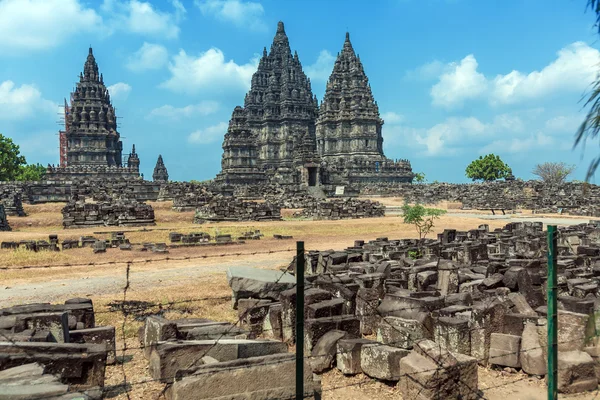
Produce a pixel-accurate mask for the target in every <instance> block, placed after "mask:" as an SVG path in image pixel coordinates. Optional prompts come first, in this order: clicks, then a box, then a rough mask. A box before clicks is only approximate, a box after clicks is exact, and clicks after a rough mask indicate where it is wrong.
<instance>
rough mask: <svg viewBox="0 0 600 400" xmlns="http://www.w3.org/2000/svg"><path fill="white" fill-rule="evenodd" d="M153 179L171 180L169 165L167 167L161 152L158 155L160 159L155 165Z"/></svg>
mask: <svg viewBox="0 0 600 400" xmlns="http://www.w3.org/2000/svg"><path fill="white" fill-rule="evenodd" d="M152 180H153V181H154V182H168V181H169V173H168V172H167V167H165V163H164V162H163V158H162V155H160V154H159V155H158V160H156V166H155V167H154V172H153V173H152Z"/></svg>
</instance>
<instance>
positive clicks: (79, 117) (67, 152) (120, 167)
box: [46, 47, 140, 181]
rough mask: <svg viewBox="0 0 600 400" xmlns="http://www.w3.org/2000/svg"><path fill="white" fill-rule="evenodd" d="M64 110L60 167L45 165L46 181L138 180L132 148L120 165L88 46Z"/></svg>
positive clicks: (106, 97) (111, 114)
mask: <svg viewBox="0 0 600 400" xmlns="http://www.w3.org/2000/svg"><path fill="white" fill-rule="evenodd" d="M64 109H65V116H64V118H65V128H64V131H60V132H59V137H60V165H59V166H50V165H48V169H47V172H46V178H47V179H48V180H51V181H57V180H65V181H71V180H75V179H77V180H84V179H86V180H87V179H102V180H114V179H120V180H131V179H140V174H139V165H140V160H139V157H138V156H137V154H136V152H135V145H134V146H133V149H132V151H131V154H129V155H128V157H127V162H126V163H123V155H122V152H123V143H122V142H121V139H120V134H119V132H118V131H117V117H116V115H115V109H114V107H113V106H112V104H111V102H110V94H109V93H108V89H107V88H106V86H105V84H104V77H103V76H102V74H100V73H99V72H98V64H97V63H96V59H95V58H94V54H93V52H92V48H91V47H90V49H89V53H88V56H87V59H86V61H85V65H84V67H83V73H80V74H79V82H78V83H77V86H76V88H75V91H74V92H72V93H71V97H70V104H69V103H67V101H66V100H65V105H64Z"/></svg>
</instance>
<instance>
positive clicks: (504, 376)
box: [0, 198, 595, 400]
mask: <svg viewBox="0 0 600 400" xmlns="http://www.w3.org/2000/svg"><path fill="white" fill-rule="evenodd" d="M375 200H384V202H385V203H386V204H389V205H401V204H402V200H401V199H394V198H383V199H375ZM152 204H153V206H154V208H155V212H156V216H157V226H156V227H154V230H143V229H139V228H133V229H135V232H128V233H126V236H127V237H128V238H129V239H130V240H131V241H132V242H134V243H142V242H168V234H169V232H171V231H178V232H193V231H204V232H209V233H210V234H212V235H214V234H217V233H225V234H226V233H231V234H232V235H234V236H236V235H239V234H241V233H242V232H244V231H250V230H256V229H259V230H261V232H263V233H264V234H265V238H264V239H263V240H260V241H248V242H246V243H245V244H240V245H231V246H219V247H201V248H199V247H190V248H178V249H171V250H170V253H169V254H168V255H167V256H168V257H170V258H184V257H188V258H191V259H189V260H179V261H176V260H168V261H167V260H164V258H165V255H164V254H152V253H147V252H140V251H136V250H133V251H131V252H126V251H120V250H118V249H109V250H108V251H107V253H105V254H92V251H91V249H88V248H86V249H77V250H69V251H64V252H59V253H48V252H39V253H32V252H26V251H8V250H0V268H8V269H0V304H2V305H3V306H9V305H12V304H19V303H23V302H34V301H42V302H61V301H64V300H66V299H67V298H71V297H78V296H81V297H89V298H92V299H93V301H94V305H95V309H96V311H97V323H98V324H99V325H114V326H116V327H117V336H118V343H117V348H118V349H122V348H123V347H124V346H123V345H124V343H126V344H127V349H128V350H126V351H125V353H124V356H123V357H122V359H123V360H124V363H123V364H122V365H116V366H110V367H108V368H107V380H106V385H107V386H108V387H111V386H113V385H115V389H114V390H113V392H112V393H111V395H110V397H111V398H115V399H125V398H127V396H126V395H125V393H124V392H123V390H124V387H123V385H121V384H122V383H123V380H124V378H123V376H124V374H123V372H125V376H126V377H127V382H128V383H129V385H128V386H127V387H128V390H129V392H130V393H129V396H130V398H131V399H157V398H159V397H160V395H161V391H162V389H163V385H161V384H158V383H156V382H151V379H150V376H149V375H148V368H147V367H148V363H147V361H146V360H145V359H144V357H143V355H142V353H141V351H140V350H139V342H138V339H137V330H138V328H139V327H140V326H141V324H142V322H141V321H142V320H143V317H144V315H143V313H141V314H140V315H135V314H133V315H128V316H127V319H126V320H125V323H124V320H123V315H122V314H121V313H120V312H114V311H115V309H114V308H113V307H111V304H112V303H113V302H114V301H120V300H123V298H124V297H123V288H124V287H125V283H126V279H125V273H126V268H127V267H126V265H127V262H130V261H131V262H133V263H132V264H131V265H130V271H129V272H130V276H129V289H128V291H127V293H126V299H127V300H129V301H132V300H136V301H145V302H150V303H162V304H167V303H168V304H169V305H168V307H163V310H162V311H164V312H165V316H166V317H168V318H182V317H204V318H213V319H218V320H224V321H231V322H235V321H236V319H237V316H236V313H235V311H233V310H232V309H231V301H230V300H229V296H230V294H231V292H230V289H229V287H228V285H227V282H226V279H225V271H226V269H227V268H228V267H230V266H234V265H247V266H253V267H257V268H268V269H278V268H281V267H284V266H286V265H288V264H289V262H290V261H291V259H292V257H293V255H294V252H295V241H296V240H303V241H304V242H305V247H306V248H307V249H314V250H326V249H342V248H345V247H348V246H351V245H352V244H353V242H354V240H355V239H363V240H370V239H374V238H376V237H382V236H388V237H390V238H408V237H414V235H415V232H414V228H413V227H412V226H409V225H406V224H403V223H402V219H401V218H400V217H397V216H390V217H385V218H373V219H364V220H345V221H305V220H289V219H288V220H286V221H281V222H262V223H219V224H207V225H193V224H192V223H191V221H192V218H193V213H191V212H189V213H177V212H173V211H171V210H170V206H171V203H170V202H164V203H152ZM62 206H63V205H62V204H45V205H36V206H26V212H27V213H28V214H29V215H28V216H27V217H22V218H16V217H9V223H10V224H11V226H12V227H13V229H14V230H13V232H6V233H5V232H3V233H0V241H10V240H15V241H18V240H24V239H47V237H48V235H49V234H51V233H57V234H58V235H59V238H60V239H61V240H63V239H70V238H73V239H75V238H79V236H82V235H95V236H96V237H105V235H109V234H110V232H111V231H117V230H120V229H116V228H94V229H84V230H63V229H62V228H61V227H60V225H61V222H62V220H61V216H60V209H61V207H62ZM438 206H439V207H442V208H446V209H448V210H449V211H450V210H452V213H455V212H456V207H457V206H456V205H455V204H441V205H438ZM472 214H473V212H470V213H469V215H468V216H460V215H458V216H457V215H451V216H448V215H447V216H443V217H442V218H441V219H440V220H439V221H438V223H437V224H436V231H437V232H441V231H443V229H444V228H454V229H463V230H466V229H474V228H476V227H477V226H479V225H480V224H488V225H490V228H491V229H494V228H496V227H501V226H503V225H505V224H506V223H507V222H509V221H507V220H484V219H481V218H478V217H476V215H472ZM475 214H477V213H475ZM284 215H291V213H287V214H284ZM482 217H483V215H482ZM149 229H152V228H149ZM98 232H101V233H98ZM274 234H284V235H293V236H294V240H289V241H281V240H275V239H273V238H272V236H273V235H274ZM270 251H272V252H273V253H270V254H269V252H270ZM253 253H256V254H253ZM107 261H111V262H114V264H108V265H107V264H104V265H87V264H90V263H94V262H102V263H105V262H107ZM147 261H149V262H147ZM65 263H68V264H72V266H68V267H56V266H55V267H48V268H24V267H28V266H37V267H40V266H51V265H60V264H65ZM157 310H158V308H156V307H155V308H151V309H149V310H148V312H155V311H157ZM123 328H124V329H123ZM122 353H123V352H122V351H120V352H119V354H120V355H123V354H122ZM148 381H149V382H148ZM322 383H323V389H324V392H323V397H324V398H325V399H331V400H334V399H379V398H381V399H388V398H389V399H391V398H394V399H398V398H401V397H400V395H399V393H398V391H397V389H396V388H395V387H394V386H388V385H386V384H384V383H381V382H376V381H373V380H371V379H369V378H367V377H365V376H362V375H360V376H357V377H352V378H350V377H344V376H342V375H341V374H340V373H339V372H338V371H337V370H333V371H330V372H328V373H326V374H324V375H323V376H322ZM479 388H480V390H482V391H483V394H484V396H485V398H487V399H493V400H505V399H506V397H507V396H510V397H511V399H513V400H534V399H535V400H537V399H544V398H546V396H547V395H546V393H545V386H544V381H540V380H538V379H537V378H529V377H527V376H525V375H523V374H508V373H506V372H504V371H494V370H488V369H484V368H480V370H479ZM594 395H595V393H593V394H584V395H580V396H576V398H582V399H583V398H586V399H587V398H590V399H591V398H593V397H594ZM561 398H562V396H561ZM565 398H567V397H565ZM568 398H574V396H569V397H568Z"/></svg>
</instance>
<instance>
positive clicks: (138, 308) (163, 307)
mask: <svg viewBox="0 0 600 400" xmlns="http://www.w3.org/2000/svg"><path fill="white" fill-rule="evenodd" d="M292 251H294V249H291V248H288V249H283V250H270V251H256V252H235V253H220V254H202V255H197V256H186V257H157V258H148V259H139V260H130V261H108V262H95V263H86V264H70V263H69V264H49V265H34V266H27V267H0V270H18V269H32V268H35V269H37V268H39V269H47V268H53V267H72V266H88V265H89V266H92V265H100V266H106V265H118V264H124V265H125V269H124V286H123V289H122V293H123V296H122V300H121V302H122V303H121V306H120V307H119V306H118V301H117V300H115V301H113V302H112V304H113V307H112V309H110V307H109V309H106V310H97V311H96V310H94V314H95V315H102V314H114V313H121V315H122V318H123V320H122V323H121V326H120V328H121V332H120V333H121V335H120V338H121V341H122V346H121V347H116V346H115V355H116V354H118V353H120V354H121V357H120V358H118V357H117V361H116V362H117V364H118V365H117V366H116V367H118V368H119V370H120V372H121V375H122V381H121V382H120V383H117V384H113V385H106V386H105V387H104V388H103V390H104V393H108V392H112V391H115V390H121V391H122V393H124V395H125V397H126V398H127V399H128V400H131V395H130V390H131V388H133V387H134V386H138V385H145V384H149V383H159V384H162V385H163V388H162V390H161V391H160V392H159V393H158V395H157V397H156V398H157V399H160V398H164V397H165V393H166V391H167V389H168V388H169V386H170V385H171V384H172V383H173V381H174V379H175V378H176V377H175V376H173V377H167V378H161V379H154V378H148V379H138V380H132V379H131V377H129V376H128V374H127V371H126V368H125V363H126V362H127V361H126V360H127V355H128V354H127V353H128V352H130V351H135V350H143V349H145V348H147V347H151V348H152V346H153V345H147V344H145V343H144V344H142V345H140V346H128V344H127V341H128V339H130V338H128V337H127V334H126V331H127V327H128V326H130V323H129V322H128V321H129V319H130V318H129V317H130V316H135V315H136V314H139V313H142V312H143V313H145V314H148V313H147V312H148V311H149V310H151V311H152V310H154V309H156V308H158V311H157V312H154V311H152V312H151V313H150V315H152V313H155V314H156V313H165V312H168V311H174V312H177V311H178V310H177V306H178V305H180V304H188V305H190V304H194V303H201V302H206V301H225V300H231V296H207V297H194V298H189V299H183V300H174V301H166V302H148V303H146V304H137V305H132V306H131V307H128V306H127V302H128V301H130V300H129V299H128V296H127V295H128V291H129V290H130V289H131V280H130V279H131V274H132V265H134V264H141V263H155V262H168V261H182V260H194V259H205V258H218V257H234V258H235V257H245V256H251V255H257V254H274V253H288V252H292ZM307 253H308V252H307ZM286 273H288V268H283V269H282V273H281V275H280V276H279V278H278V279H277V280H276V282H275V283H278V282H279V281H280V280H281V279H282V278H283V277H284V276H286ZM357 299H360V300H362V301H363V302H364V304H366V305H367V306H368V307H370V308H371V311H372V312H373V315H375V316H377V317H378V320H379V321H381V323H385V324H386V325H387V326H389V327H390V328H391V329H393V330H395V331H397V332H398V333H399V334H403V332H402V331H400V330H399V329H398V328H397V327H396V326H394V325H392V324H390V323H389V322H388V321H387V320H386V319H385V317H386V316H388V315H383V314H381V313H380V311H379V309H378V307H376V306H373V305H372V304H371V302H370V301H369V300H368V299H364V298H361V297H360V296H359V295H358V294H357ZM258 304H259V300H257V302H256V303H255V305H258ZM249 308H252V307H251V306H250V307H249ZM416 309H417V307H398V308H393V309H388V310H386V314H388V313H391V312H396V311H414V310H416ZM187 311H188V312H189V309H187ZM245 317H246V315H245V314H243V313H242V314H240V315H238V318H237V319H236V320H235V322H234V323H231V325H230V327H229V328H228V329H227V330H226V331H224V332H223V333H222V334H221V335H220V336H219V337H218V338H217V339H216V340H215V341H214V343H213V344H212V345H211V346H210V348H209V349H207V350H206V351H205V352H204V354H208V353H209V352H210V351H211V350H212V349H213V348H214V347H215V346H216V345H217V344H218V343H219V341H220V340H221V339H223V338H225V337H228V335H229V334H230V333H231V332H233V330H234V329H235V328H236V327H238V326H239V325H241V324H242V323H243V322H244V318H245ZM514 324H515V325H518V326H523V322H521V321H517V322H515V323H514ZM511 325H512V324H508V325H506V324H505V325H504V327H505V328H506V327H510V326H511ZM421 326H422V327H423V328H425V329H426V330H428V332H429V336H430V337H431V338H435V336H436V334H435V332H434V331H433V330H432V329H431V328H429V327H427V326H426V325H421ZM485 329H486V328H485V327H477V328H469V330H468V332H469V333H470V332H474V331H481V330H485ZM273 330H274V329H262V332H263V333H268V332H269V331H273ZM0 336H2V340H1V341H7V342H11V344H12V345H14V346H20V344H19V343H18V342H15V341H14V340H13V339H12V338H10V337H8V336H7V335H5V334H4V333H2V331H0ZM585 339H588V337H587V336H586V334H585V332H583V333H582V334H581V336H577V337H575V338H572V339H570V340H568V341H563V342H560V343H559V344H568V343H580V342H581V341H582V340H585ZM400 343H403V342H388V343H373V345H375V346H394V345H399V344H400ZM437 344H438V346H439V348H438V351H440V352H441V351H443V350H444V349H443V348H442V345H441V342H439V343H437ZM20 347H21V348H22V349H24V350H23V351H24V352H27V351H30V350H29V349H28V348H23V346H20ZM544 348H545V346H539V347H534V348H528V349H527V351H532V350H536V349H544ZM519 353H520V350H519V351H516V352H513V353H503V354H502V356H498V357H505V356H507V355H518V354H519ZM88 354H93V352H88ZM421 354H422V355H425V356H426V357H428V358H429V359H430V360H431V361H432V362H433V363H434V364H435V365H436V367H435V368H433V369H427V370H423V371H418V372H416V373H415V372H412V373H406V374H400V376H399V377H398V378H399V379H400V378H402V377H405V376H406V377H409V378H411V375H412V376H414V375H415V374H427V373H431V372H436V373H442V372H448V369H449V367H448V366H444V365H443V364H442V362H440V361H439V360H436V359H435V358H434V357H432V356H430V355H428V353H427V352H421ZM32 356H33V353H32ZM316 357H319V356H318V355H308V356H305V357H304V358H305V359H306V360H307V362H309V363H310V361H311V360H312V359H314V358H316ZM493 358H494V357H488V363H489V360H491V359H493ZM282 362H289V360H285V361H278V360H275V361H270V362H266V363H264V365H272V364H278V363H282ZM196 366H198V365H193V366H192V367H196ZM243 368H248V367H247V366H235V367H227V368H223V371H229V370H236V369H243ZM566 368H568V367H566ZM558 369H559V370H561V369H563V368H561V367H560V366H559V368H558ZM213 372H214V371H207V372H202V371H197V372H195V373H194V375H199V374H206V373H213ZM529 378H530V377H529V376H528V375H526V376H525V377H523V378H520V379H517V380H511V381H508V382H505V383H502V384H499V385H495V386H491V387H487V388H485V389H479V388H477V387H475V388H473V387H470V385H469V384H468V383H467V382H463V381H462V380H460V378H457V379H458V380H457V383H460V384H462V385H463V387H466V388H467V389H468V390H469V393H470V394H472V395H474V396H476V398H480V399H485V392H488V391H490V390H493V389H497V388H499V387H502V386H510V385H514V384H516V383H518V382H520V381H522V380H526V379H529ZM365 379H367V381H360V382H354V383H350V384H345V385H338V386H334V387H328V388H325V389H322V392H331V391H336V390H341V389H344V388H349V387H356V386H365V385H373V384H377V383H379V382H380V381H379V380H376V379H372V378H368V377H367V378H365ZM599 394H600V391H599V390H596V392H595V396H594V398H596V397H597V396H598V395H599ZM52 397H54V396H52ZM306 397H308V396H306ZM48 398H51V397H48ZM287 398H289V399H292V398H295V397H287ZM287 398H279V399H280V400H284V399H287ZM40 399H41V398H40Z"/></svg>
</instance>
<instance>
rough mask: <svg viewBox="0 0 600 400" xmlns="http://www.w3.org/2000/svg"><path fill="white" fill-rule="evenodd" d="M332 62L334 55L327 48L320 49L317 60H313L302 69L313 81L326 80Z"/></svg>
mask: <svg viewBox="0 0 600 400" xmlns="http://www.w3.org/2000/svg"><path fill="white" fill-rule="evenodd" d="M334 63H335V56H334V55H333V54H331V53H330V52H329V51H328V50H321V52H320V53H319V57H317V61H315V63H314V64H312V65H309V66H307V67H306V68H304V71H305V72H306V75H308V76H309V77H310V79H311V80H313V81H315V80H318V81H327V80H328V79H329V75H331V71H333V64H334Z"/></svg>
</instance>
